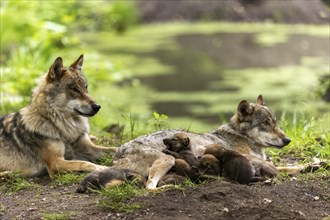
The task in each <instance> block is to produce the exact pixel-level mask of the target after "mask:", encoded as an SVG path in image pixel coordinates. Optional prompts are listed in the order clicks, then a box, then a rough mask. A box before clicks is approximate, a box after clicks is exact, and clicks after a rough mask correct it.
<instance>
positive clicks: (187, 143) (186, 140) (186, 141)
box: [183, 138, 190, 146]
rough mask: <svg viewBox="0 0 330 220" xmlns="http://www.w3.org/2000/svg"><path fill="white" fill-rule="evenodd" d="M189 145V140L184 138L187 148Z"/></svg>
mask: <svg viewBox="0 0 330 220" xmlns="http://www.w3.org/2000/svg"><path fill="white" fill-rule="evenodd" d="M189 143H190V140H189V138H184V139H183V144H184V145H185V146H188V145H189Z"/></svg>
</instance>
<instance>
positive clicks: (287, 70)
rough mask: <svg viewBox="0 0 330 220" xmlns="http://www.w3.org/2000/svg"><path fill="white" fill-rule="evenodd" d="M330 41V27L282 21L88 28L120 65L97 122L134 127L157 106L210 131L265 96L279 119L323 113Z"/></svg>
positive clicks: (97, 90)
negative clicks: (322, 81)
mask: <svg viewBox="0 0 330 220" xmlns="http://www.w3.org/2000/svg"><path fill="white" fill-rule="evenodd" d="M328 39H329V27H328V26H303V25H295V26H289V25H275V24H233V23H208V24H200V23H198V24H186V23H169V24H156V25H147V26H141V27H139V28H137V29H134V30H131V31H130V32H128V33H127V34H125V35H114V34H111V33H88V34H87V33H82V34H81V41H82V43H83V44H84V47H86V48H91V49H96V50H97V51H99V52H100V53H101V54H102V56H103V57H104V60H105V62H106V61H110V62H113V63H115V64H116V65H120V68H119V69H120V71H118V72H116V71H112V72H111V71H110V73H109V74H112V78H113V82H112V83H109V82H107V81H103V82H101V81H98V82H97V84H96V86H95V87H94V88H93V90H92V95H93V96H94V97H97V99H98V101H99V102H100V103H101V105H102V110H101V111H100V113H99V114H98V115H97V116H95V118H94V119H92V122H93V123H94V124H97V125H98V126H100V127H102V126H106V125H108V124H111V123H120V124H125V125H126V128H127V127H129V126H130V123H132V119H134V120H140V121H143V122H145V123H147V122H148V120H149V119H151V118H152V112H154V111H156V112H158V113H162V114H166V115H168V116H169V121H170V126H171V128H178V127H179V128H190V129H191V130H194V131H207V130H209V129H211V128H213V127H215V126H217V125H219V124H222V123H224V122H225V121H227V120H228V118H229V117H230V116H231V115H232V114H233V113H234V112H235V111H236V106H237V104H238V103H239V101H240V100H242V99H246V100H248V101H250V102H254V101H255V100H256V97H257V96H258V95H259V94H262V95H263V96H264V98H265V100H266V103H267V105H268V106H270V107H271V109H273V110H274V111H275V113H276V115H277V116H278V117H282V116H284V115H285V117H286V118H292V116H294V118H295V117H302V116H303V115H315V116H317V115H320V114H322V112H326V111H329V107H328V106H327V105H326V103H324V102H322V101H321V100H320V99H319V98H317V97H316V94H315V93H316V92H315V91H316V90H317V85H318V83H317V80H318V77H319V76H320V75H321V74H324V73H329V57H330V54H329V48H330V45H329V40H328ZM87 62H88V61H87ZM86 65H91V64H88V63H87V64H86ZM92 68H93V66H92V65H91V69H92ZM110 69H111V68H110ZM93 74H95V73H93Z"/></svg>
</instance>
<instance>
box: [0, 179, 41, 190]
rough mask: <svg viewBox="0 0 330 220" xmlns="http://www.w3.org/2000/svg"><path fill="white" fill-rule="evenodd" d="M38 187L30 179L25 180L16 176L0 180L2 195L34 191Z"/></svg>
mask: <svg viewBox="0 0 330 220" xmlns="http://www.w3.org/2000/svg"><path fill="white" fill-rule="evenodd" d="M37 187H38V184H36V183H35V182H34V181H32V180H31V179H26V178H23V177H18V176H11V177H8V178H6V179H5V178H3V179H2V178H0V191H1V192H4V193H9V194H11V193H14V192H19V191H23V190H29V189H35V188H37Z"/></svg>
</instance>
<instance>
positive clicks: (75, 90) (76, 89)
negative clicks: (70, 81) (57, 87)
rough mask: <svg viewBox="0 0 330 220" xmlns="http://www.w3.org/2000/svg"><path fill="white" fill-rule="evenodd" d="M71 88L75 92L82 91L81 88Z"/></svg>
mask: <svg viewBox="0 0 330 220" xmlns="http://www.w3.org/2000/svg"><path fill="white" fill-rule="evenodd" d="M70 89H71V91H73V92H75V93H80V90H79V89H78V88H77V87H71V88H70Z"/></svg>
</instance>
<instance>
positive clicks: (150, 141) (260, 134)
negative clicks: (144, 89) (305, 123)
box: [113, 95, 300, 189]
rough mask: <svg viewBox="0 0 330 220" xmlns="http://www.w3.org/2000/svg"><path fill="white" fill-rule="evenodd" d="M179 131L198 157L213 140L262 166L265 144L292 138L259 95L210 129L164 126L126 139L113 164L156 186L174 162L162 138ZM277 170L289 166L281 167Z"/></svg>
mask: <svg viewBox="0 0 330 220" xmlns="http://www.w3.org/2000/svg"><path fill="white" fill-rule="evenodd" d="M178 132H180V133H183V134H186V135H187V136H189V138H190V143H191V150H192V152H193V154H194V155H195V156H196V157H197V158H198V157H201V156H203V155H204V151H205V146H207V145H209V144H214V143H216V144H220V145H221V146H224V147H225V148H227V149H230V150H234V151H237V152H239V153H241V154H244V156H247V157H249V158H248V159H249V160H250V161H252V163H255V164H256V165H258V167H261V169H262V168H263V167H264V165H265V164H266V165H267V166H268V163H266V162H267V161H266V159H267V157H266V154H265V149H266V148H267V147H274V148H283V147H284V146H286V145H288V144H289V143H290V141H291V140H290V139H289V137H288V136H287V135H286V134H285V133H284V132H283V131H282V130H281V129H280V128H279V126H278V124H277V119H276V117H275V115H274V114H273V113H272V112H271V110H270V109H269V108H268V107H267V106H266V105H265V102H264V99H263V97H262V96H261V95H259V97H258V98H257V101H256V103H248V102H247V101H246V100H243V101H241V102H240V103H239V104H238V106H237V111H236V113H235V114H234V115H233V117H232V118H231V119H230V122H229V123H228V124H225V125H222V126H220V127H218V128H216V129H215V130H213V131H210V132H207V133H204V134H197V133H192V132H188V131H183V130H165V131H158V132H155V133H152V134H149V135H144V136H141V137H138V138H136V139H134V140H132V141H129V142H127V143H125V144H123V145H122V146H120V147H119V149H118V150H117V152H116V153H115V155H114V158H113V166H115V167H117V168H127V169H131V170H134V171H136V172H141V173H143V174H145V175H146V176H148V181H147V188H148V189H154V188H156V187H157V183H158V181H159V180H160V179H161V178H162V177H163V176H164V175H165V174H166V173H167V172H168V171H169V170H170V169H171V168H172V166H174V164H175V158H174V157H173V156H171V155H167V154H165V153H163V152H162V150H164V149H165V146H164V143H163V139H165V138H169V137H172V136H173V135H174V134H175V133H178ZM299 169H300V168H299V167H294V168H292V169H291V171H292V172H298V171H299ZM278 170H284V171H287V170H288V169H287V167H282V168H278ZM263 171H267V169H264V170H263ZM276 171H277V170H276ZM289 172H290V171H289ZM271 175H272V174H271Z"/></svg>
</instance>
